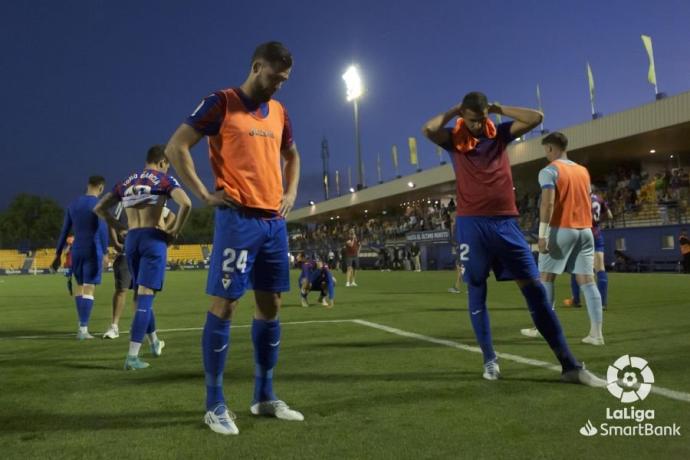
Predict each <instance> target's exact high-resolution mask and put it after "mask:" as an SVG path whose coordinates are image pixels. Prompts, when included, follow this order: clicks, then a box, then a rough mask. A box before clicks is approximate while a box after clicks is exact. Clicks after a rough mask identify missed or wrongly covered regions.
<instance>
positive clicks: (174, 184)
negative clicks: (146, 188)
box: [162, 176, 180, 196]
mask: <svg viewBox="0 0 690 460" xmlns="http://www.w3.org/2000/svg"><path fill="white" fill-rule="evenodd" d="M165 179H166V180H165V182H164V183H163V184H162V185H163V190H164V191H165V193H166V194H167V195H168V196H170V195H171V194H172V192H173V190H175V189H176V188H180V183H179V182H178V181H177V179H175V178H174V177H173V176H165Z"/></svg>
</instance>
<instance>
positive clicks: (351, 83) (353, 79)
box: [343, 65, 364, 190]
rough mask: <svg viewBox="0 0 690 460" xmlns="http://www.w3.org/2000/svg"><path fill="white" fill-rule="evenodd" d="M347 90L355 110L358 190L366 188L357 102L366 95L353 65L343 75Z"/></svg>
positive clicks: (357, 71) (348, 99) (348, 98)
mask: <svg viewBox="0 0 690 460" xmlns="http://www.w3.org/2000/svg"><path fill="white" fill-rule="evenodd" d="M343 80H345V86H346V89H347V101H348V102H350V101H352V103H353V104H352V105H353V106H354V109H355V147H356V150H357V190H361V189H362V187H364V166H363V164H362V144H361V142H360V140H359V104H358V103H357V100H358V99H359V98H360V97H362V94H364V85H363V84H362V78H361V77H360V76H359V70H358V69H357V66H354V65H351V66H350V67H348V69H347V70H346V71H345V73H344V74H343Z"/></svg>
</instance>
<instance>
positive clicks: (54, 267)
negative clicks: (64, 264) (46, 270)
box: [50, 256, 62, 272]
mask: <svg viewBox="0 0 690 460" xmlns="http://www.w3.org/2000/svg"><path fill="white" fill-rule="evenodd" d="M61 259H62V257H61V256H55V258H54V259H53V262H52V263H51V264H50V269H51V270H52V271H54V272H56V271H58V268H60V261H61Z"/></svg>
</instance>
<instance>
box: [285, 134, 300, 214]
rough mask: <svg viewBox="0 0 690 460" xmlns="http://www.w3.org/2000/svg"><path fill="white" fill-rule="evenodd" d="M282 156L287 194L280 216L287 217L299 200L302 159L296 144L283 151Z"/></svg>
mask: <svg viewBox="0 0 690 460" xmlns="http://www.w3.org/2000/svg"><path fill="white" fill-rule="evenodd" d="M280 155H281V156H282V157H283V159H284V160H285V167H284V169H283V174H284V175H285V193H284V194H283V200H282V201H281V203H280V215H281V216H283V217H287V215H288V213H289V212H290V210H291V209H292V207H293V206H294V205H295V199H297V187H298V186H299V173H300V157H299V152H298V151H297V147H296V146H295V144H294V142H293V143H292V145H290V147H288V148H287V149H283V150H281V151H280Z"/></svg>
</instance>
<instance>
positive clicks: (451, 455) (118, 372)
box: [0, 271, 690, 459]
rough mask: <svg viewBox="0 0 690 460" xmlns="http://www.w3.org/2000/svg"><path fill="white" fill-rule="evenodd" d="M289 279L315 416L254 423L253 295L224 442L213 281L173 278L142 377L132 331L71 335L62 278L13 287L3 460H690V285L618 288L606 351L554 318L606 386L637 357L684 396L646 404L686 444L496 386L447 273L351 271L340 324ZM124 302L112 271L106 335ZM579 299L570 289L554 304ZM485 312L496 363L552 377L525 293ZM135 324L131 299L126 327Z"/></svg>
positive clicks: (288, 355) (284, 371)
mask: <svg viewBox="0 0 690 460" xmlns="http://www.w3.org/2000/svg"><path fill="white" fill-rule="evenodd" d="M292 276H293V292H290V293H287V294H286V295H285V297H284V308H283V310H282V313H281V321H282V322H283V323H284V327H283V337H282V341H281V354H280V359H279V363H278V367H277V368H276V371H275V380H274V381H275V389H276V393H277V395H278V396H279V397H280V398H282V399H284V400H286V401H287V402H288V404H290V405H291V406H292V407H294V408H296V409H298V410H300V411H302V412H303V413H304V415H305V417H306V420H305V422H303V423H299V422H284V421H278V420H275V419H269V418H257V417H254V416H252V415H251V414H250V413H249V405H250V402H251V397H252V388H253V377H252V376H253V358H252V354H253V352H252V344H251V337H250V329H249V325H250V323H251V316H252V310H253V300H252V296H251V293H249V295H247V296H245V298H244V299H243V300H242V301H241V303H240V309H239V312H238V315H237V317H236V318H235V320H234V321H233V330H232V339H231V340H232V342H231V343H232V346H231V350H230V355H229V361H228V365H227V368H226V372H225V394H226V397H227V398H228V402H229V406H230V408H231V409H232V410H233V411H235V412H236V413H237V415H238V420H237V425H238V427H239V429H240V435H239V436H220V435H217V434H215V433H212V432H211V431H210V430H209V429H208V428H207V427H206V426H205V425H204V424H203V421H202V417H203V414H204V381H203V370H202V363H201V351H200V338H201V332H200V328H201V327H202V326H203V322H204V318H205V314H206V313H205V312H206V310H207V307H208V301H207V298H206V296H205V295H204V286H205V279H206V273H205V272H169V273H168V275H167V280H166V286H165V290H164V291H163V292H162V293H161V294H160V295H159V296H158V297H157V299H156V301H155V304H154V308H155V311H156V315H157V324H158V327H159V328H160V330H161V332H160V333H159V336H160V337H161V338H162V339H163V340H165V341H166V344H167V346H166V348H165V350H164V354H163V356H162V357H160V358H157V359H153V358H151V357H150V353H149V351H148V347H147V346H146V345H144V347H143V350H144V352H145V353H144V355H143V356H144V358H145V359H146V360H148V361H149V362H150V363H151V365H152V367H151V368H149V369H146V370H141V371H136V372H125V371H123V370H122V364H123V361H124V357H125V354H126V351H127V346H128V335H126V334H121V336H120V338H119V339H117V340H114V341H105V340H102V339H100V338H98V339H96V340H92V341H86V342H77V341H76V340H75V339H74V338H73V335H74V332H75V331H76V312H75V308H74V305H73V301H72V300H71V299H70V298H69V297H68V294H67V292H66V289H65V278H64V277H62V276H58V275H54V276H18V277H3V278H0V458H3V459H14V458H22V459H24V458H88V459H92V458H108V459H112V458H142V459H157V458H180V459H192V458H208V459H216V458H239V459H243V458H261V459H265V458H282V459H292V458H294V459H309V458H317V459H322V458H335V459H343V458H363V459H364V458H366V459H370V458H374V459H378V458H384V459H387V458H392V459H406V458H413V459H426V458H440V459H455V458H472V459H476V458H492V459H503V458H510V459H521V458H525V459H528V458H529V459H535V458H569V459H570V458H588V459H591V458H626V459H639V458H658V457H659V456H660V455H663V457H664V458H667V459H676V458H677V459H687V458H690V439H689V437H690V432H689V431H687V430H688V429H690V278H689V277H686V276H682V275H635V274H630V275H623V274H611V275H610V281H609V285H610V288H609V290H610V294H609V295H610V299H609V303H610V308H609V310H608V311H607V312H606V313H605V323H604V332H605V336H606V340H607V345H606V346H604V347H592V346H588V345H583V344H581V343H580V339H581V338H582V337H583V336H584V335H586V333H587V331H588V324H589V323H588V319H587V313H586V309H585V308H581V309H574V308H565V307H558V308H557V312H558V315H559V318H560V320H561V324H562V325H563V327H564V329H565V332H566V335H567V337H568V340H569V343H570V344H571V347H572V349H573V352H574V353H575V355H576V356H577V357H578V358H579V359H580V360H582V361H584V362H585V363H586V365H587V367H588V368H589V369H591V370H593V371H594V372H595V373H597V374H598V375H602V376H603V375H605V373H606V370H607V367H608V366H609V365H610V364H612V363H613V362H614V361H615V360H616V359H617V358H618V357H620V356H622V355H625V354H630V355H632V356H639V357H642V358H645V359H646V360H648V361H649V364H650V366H651V368H652V370H653V372H654V375H655V385H656V386H658V387H661V388H664V389H668V390H672V391H675V392H676V393H675V394H676V396H678V398H677V399H672V398H669V397H667V396H663V395H661V394H658V393H652V394H650V395H649V396H648V397H647V398H646V399H645V400H644V401H639V402H637V403H635V404H633V405H634V406H635V407H636V408H638V409H654V410H655V419H654V420H653V421H652V422H653V423H655V424H656V425H670V424H673V423H676V424H677V425H680V426H681V433H682V436H681V437H675V438H669V437H666V438H660V437H659V438H656V437H603V436H594V437H585V436H583V435H581V434H580V432H579V430H580V428H581V427H582V426H583V425H584V424H585V423H586V422H587V421H588V420H591V422H592V423H593V424H594V425H595V426H598V425H599V424H601V423H604V422H606V420H605V412H606V408H611V409H612V410H614V409H621V408H623V407H624V406H627V407H629V406H630V405H624V404H622V403H620V402H619V401H617V400H616V399H615V398H614V397H613V396H612V395H610V394H609V392H608V391H606V390H605V389H592V388H586V387H583V386H579V385H569V384H563V383H560V382H559V381H558V377H559V374H558V372H556V371H554V370H552V369H548V368H544V367H539V366H535V365H531V364H526V363H523V362H516V361H511V360H509V359H502V360H501V362H500V363H501V370H502V374H503V379H502V380H500V381H497V382H488V381H485V380H483V379H482V378H481V371H482V366H481V364H482V360H481V355H480V354H478V353H476V352H473V351H471V350H467V349H463V348H462V347H458V346H456V345H455V344H464V345H469V346H475V340H474V335H473V333H472V330H471V325H470V321H469V317H468V313H467V308H466V304H467V300H466V296H465V295H453V294H450V293H448V292H446V289H447V288H448V287H450V285H451V282H452V278H453V274H452V273H450V272H423V273H407V272H400V273H396V272H392V273H380V272H373V271H369V272H367V271H364V272H361V273H360V274H359V277H358V283H359V287H357V288H345V287H344V276H343V275H342V274H338V275H337V278H338V287H337V288H336V305H335V308H334V309H332V310H327V309H325V308H323V307H321V306H316V305H314V304H315V303H316V296H315V294H314V293H312V295H311V296H310V300H311V302H312V306H311V307H310V308H302V307H300V306H299V303H298V297H297V293H296V289H295V286H296V277H297V272H293V273H292ZM112 289H113V282H112V275H111V274H104V282H103V285H101V286H100V287H98V288H97V290H96V304H95V308H94V312H93V315H92V319H91V330H92V331H93V332H102V331H103V330H104V329H105V327H106V326H107V325H108V323H109V319H110V298H111V295H112ZM568 289H569V288H568V280H567V279H566V278H565V277H562V278H561V279H559V281H558V282H557V285H556V291H557V292H556V298H557V299H559V300H561V299H563V298H564V297H566V296H567V295H568ZM559 303H560V302H559ZM489 310H490V314H491V322H492V329H493V337H494V342H495V346H496V349H497V351H499V352H502V353H509V354H512V355H516V356H520V357H523V358H530V359H533V360H539V361H546V362H548V363H550V364H556V361H555V359H554V358H553V356H552V355H551V352H550V350H549V348H548V347H547V345H546V344H545V342H544V341H543V340H538V339H528V338H524V337H522V336H521V335H520V332H519V330H520V328H523V327H527V326H529V325H530V324H531V323H530V318H529V314H528V312H527V310H526V307H525V304H524V301H523V299H522V296H521V295H520V293H519V291H518V289H517V287H516V286H515V285H514V283H496V282H493V281H491V282H490V285H489ZM131 311H132V309H131V299H128V306H127V309H126V313H125V315H124V318H123V321H122V322H121V325H120V329H121V330H122V331H126V330H127V329H128V328H129V324H130V321H131V314H132V313H131ZM352 319H361V320H364V321H366V322H368V323H363V322H353V321H349V320H352ZM329 320H338V321H334V322H326V321H329ZM370 323H373V324H374V325H382V326H386V327H389V328H393V329H388V330H383V329H381V328H380V327H379V326H377V327H379V328H375V327H371V326H372V324H370ZM170 329H187V330H184V331H168V332H166V330H170ZM401 331H405V332H409V333H414V334H418V335H409V334H408V335H406V334H404V332H401ZM27 337H33V338H27ZM435 339H438V340H436V342H434V340H435ZM684 398H685V400H683V399H684ZM620 423H621V424H622V425H625V424H634V422H631V421H622V422H620Z"/></svg>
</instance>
